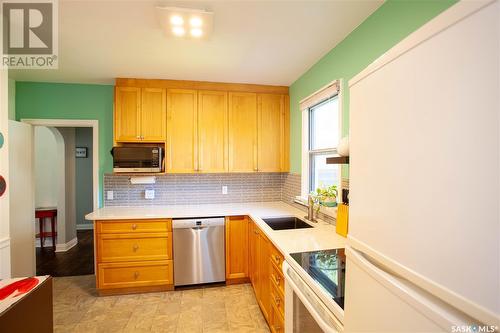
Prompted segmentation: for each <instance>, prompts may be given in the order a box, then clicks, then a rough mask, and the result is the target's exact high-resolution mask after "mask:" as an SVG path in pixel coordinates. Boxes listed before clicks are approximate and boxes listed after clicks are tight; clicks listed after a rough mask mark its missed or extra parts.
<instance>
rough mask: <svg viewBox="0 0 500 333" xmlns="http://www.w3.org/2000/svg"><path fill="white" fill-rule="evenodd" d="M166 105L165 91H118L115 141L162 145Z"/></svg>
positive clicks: (127, 89) (125, 88)
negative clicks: (159, 143) (158, 143)
mask: <svg viewBox="0 0 500 333" xmlns="http://www.w3.org/2000/svg"><path fill="white" fill-rule="evenodd" d="M166 103H167V102H166V93H165V89H156V88H131V87H117V88H116V95H115V141H116V142H163V141H165V138H166V136H167V129H166V126H167V119H166V112H167V110H166Z"/></svg>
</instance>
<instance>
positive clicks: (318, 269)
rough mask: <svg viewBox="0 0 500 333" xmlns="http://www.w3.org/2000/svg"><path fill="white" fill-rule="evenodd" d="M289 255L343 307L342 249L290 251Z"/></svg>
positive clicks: (343, 257)
mask: <svg viewBox="0 0 500 333" xmlns="http://www.w3.org/2000/svg"><path fill="white" fill-rule="evenodd" d="M291 256H292V258H293V259H295V261H296V262H298V263H299V265H301V266H302V268H303V269H304V270H305V271H306V272H307V274H309V275H310V276H311V277H312V278H313V279H314V281H316V282H317V284H318V285H319V286H320V287H321V288H322V289H323V290H325V291H326V292H327V293H328V294H329V295H330V296H331V297H332V298H333V300H334V301H335V303H337V304H338V305H339V306H340V307H341V308H342V309H344V286H345V252H344V249H333V250H323V251H312V252H300V253H292V254H291Z"/></svg>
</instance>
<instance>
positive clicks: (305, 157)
mask: <svg viewBox="0 0 500 333" xmlns="http://www.w3.org/2000/svg"><path fill="white" fill-rule="evenodd" d="M335 83H337V85H338V92H337V95H338V106H339V112H338V120H339V141H340V139H342V128H343V123H342V119H343V117H342V113H343V107H342V106H343V99H342V87H343V85H342V80H341V79H340V80H334V81H332V82H330V83H328V84H327V85H325V86H324V87H322V88H321V89H319V90H318V91H316V92H315V93H313V94H311V95H310V96H308V97H307V98H310V97H313V96H314V95H316V94H319V93H321V92H322V91H323V90H324V89H325V88H327V87H329V86H331V85H332V84H335ZM333 96H335V95H332V96H330V98H331V97H333ZM325 100H326V99H325ZM309 109H310V108H305V109H303V110H301V113H302V172H301V195H300V198H298V199H299V201H302V202H307V196H308V194H309V192H310V191H309V185H310V178H311V177H310V172H309V171H310V163H311V162H310V156H309ZM334 149H335V151H336V149H337V147H334ZM328 150H330V149H328ZM338 189H339V197H338V200H339V202H340V201H341V199H342V196H341V195H340V194H341V193H342V170H340V173H339V187H338Z"/></svg>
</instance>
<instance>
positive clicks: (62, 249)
mask: <svg viewBox="0 0 500 333" xmlns="http://www.w3.org/2000/svg"><path fill="white" fill-rule="evenodd" d="M76 244H78V239H77V238H76V237H75V238H73V239H72V240H70V241H69V242H67V243H63V244H56V252H66V251H68V250H69V249H71V248H72V247H73V246H75V245H76Z"/></svg>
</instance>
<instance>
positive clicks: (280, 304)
mask: <svg viewBox="0 0 500 333" xmlns="http://www.w3.org/2000/svg"><path fill="white" fill-rule="evenodd" d="M271 305H272V306H273V307H274V308H276V309H277V310H278V312H279V314H280V315H281V316H282V317H284V316H285V298H284V297H283V294H282V293H281V292H280V291H279V290H278V288H277V287H276V286H274V285H271Z"/></svg>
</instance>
